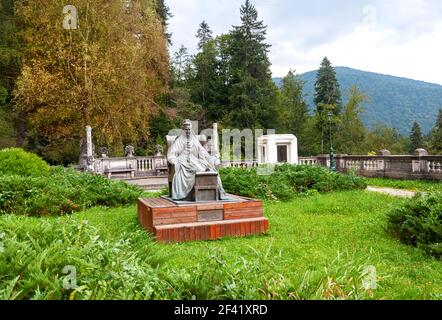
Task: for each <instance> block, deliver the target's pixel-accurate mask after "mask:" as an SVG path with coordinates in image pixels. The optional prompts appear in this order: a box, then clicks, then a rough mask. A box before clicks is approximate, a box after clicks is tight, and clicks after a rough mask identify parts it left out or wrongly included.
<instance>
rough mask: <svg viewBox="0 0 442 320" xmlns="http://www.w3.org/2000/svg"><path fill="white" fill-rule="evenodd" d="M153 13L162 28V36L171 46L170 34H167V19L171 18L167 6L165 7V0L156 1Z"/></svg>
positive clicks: (171, 15)
mask: <svg viewBox="0 0 442 320" xmlns="http://www.w3.org/2000/svg"><path fill="white" fill-rule="evenodd" d="M155 11H156V13H157V15H158V17H159V18H160V21H161V24H162V25H163V28H164V36H165V37H166V39H167V42H168V43H169V44H172V34H171V33H169V32H167V30H168V27H169V19H170V18H172V17H173V14H172V12H171V11H170V8H169V6H167V5H166V2H165V0H156V5H155Z"/></svg>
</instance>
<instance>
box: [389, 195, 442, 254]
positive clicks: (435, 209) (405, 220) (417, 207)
mask: <svg viewBox="0 0 442 320" xmlns="http://www.w3.org/2000/svg"><path fill="white" fill-rule="evenodd" d="M387 230H388V232H389V233H390V234H392V235H393V236H394V237H396V238H398V239H399V240H400V241H401V242H403V243H405V244H408V245H412V246H416V247H418V248H421V249H423V250H425V251H426V252H427V253H429V254H431V255H433V256H435V257H436V258H441V257H442V193H441V192H437V193H432V194H427V195H424V194H418V195H417V196H416V197H414V198H413V199H411V200H410V201H408V202H407V203H406V204H405V205H404V206H402V207H399V208H395V209H394V210H392V211H391V212H390V213H389V214H388V228H387Z"/></svg>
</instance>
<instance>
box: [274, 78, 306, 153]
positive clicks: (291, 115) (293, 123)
mask: <svg viewBox="0 0 442 320" xmlns="http://www.w3.org/2000/svg"><path fill="white" fill-rule="evenodd" d="M303 85H304V83H303V81H302V80H301V79H300V78H299V76H298V75H296V73H295V72H294V71H292V70H290V71H289V72H288V74H287V75H286V76H285V77H284V78H283V79H282V86H281V89H280V92H281V100H280V103H281V107H280V109H281V112H280V117H281V119H280V120H279V121H280V122H281V123H283V128H284V131H286V132H289V133H292V134H294V135H295V136H296V137H297V138H298V145H299V153H300V154H303V155H304V154H305V152H306V149H307V146H306V145H305V140H306V139H305V138H306V137H305V136H306V135H305V129H306V124H307V120H308V118H309V115H308V113H309V110H308V106H307V103H306V102H305V100H304V96H303ZM275 116H278V115H275Z"/></svg>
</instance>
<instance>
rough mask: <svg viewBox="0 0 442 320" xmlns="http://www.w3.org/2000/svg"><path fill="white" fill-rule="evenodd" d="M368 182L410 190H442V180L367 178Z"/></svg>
mask: <svg viewBox="0 0 442 320" xmlns="http://www.w3.org/2000/svg"><path fill="white" fill-rule="evenodd" d="M367 184H368V185H370V186H374V187H387V188H395V189H405V190H410V191H425V192H431V191H442V182H440V181H428V180H393V179H382V178H367Z"/></svg>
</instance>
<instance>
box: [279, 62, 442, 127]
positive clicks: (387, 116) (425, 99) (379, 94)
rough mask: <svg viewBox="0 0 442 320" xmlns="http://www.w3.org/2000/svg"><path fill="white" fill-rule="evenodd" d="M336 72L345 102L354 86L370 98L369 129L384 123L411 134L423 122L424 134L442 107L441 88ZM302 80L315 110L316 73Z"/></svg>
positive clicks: (366, 119) (363, 73) (348, 71)
mask: <svg viewBox="0 0 442 320" xmlns="http://www.w3.org/2000/svg"><path fill="white" fill-rule="evenodd" d="M335 69H336V75H337V78H338V81H339V84H340V87H341V91H342V97H343V100H344V101H343V102H344V103H346V102H347V101H348V94H347V93H348V91H349V90H351V87H352V86H353V85H356V86H357V87H358V88H359V89H360V90H361V91H362V92H364V93H365V94H367V95H368V96H369V100H368V101H366V102H365V103H364V109H365V110H364V112H363V113H362V120H363V122H364V124H365V125H366V126H367V127H368V128H370V129H371V128H373V127H374V124H376V123H383V124H386V125H387V126H389V127H392V128H396V129H398V130H399V132H401V133H402V134H404V135H408V134H409V131H410V128H411V126H412V125H413V122H414V121H416V122H418V123H420V125H421V127H422V130H423V131H424V132H425V133H428V132H429V131H430V130H431V128H432V127H433V126H434V119H436V117H437V112H438V109H439V108H440V107H442V86H440V85H437V84H431V83H426V82H423V81H416V80H410V79H405V78H400V77H394V76H389V75H383V74H378V73H373V72H366V71H361V70H355V69H351V68H346V67H336V68H335ZM300 78H301V79H302V80H303V81H305V85H304V93H305V95H306V101H307V103H308V105H309V107H310V109H311V110H315V106H314V103H313V97H314V92H315V91H314V85H315V80H316V71H311V72H307V73H304V74H301V75H300ZM274 80H275V82H276V83H277V84H278V85H279V84H280V83H281V79H280V78H275V79H274Z"/></svg>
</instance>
